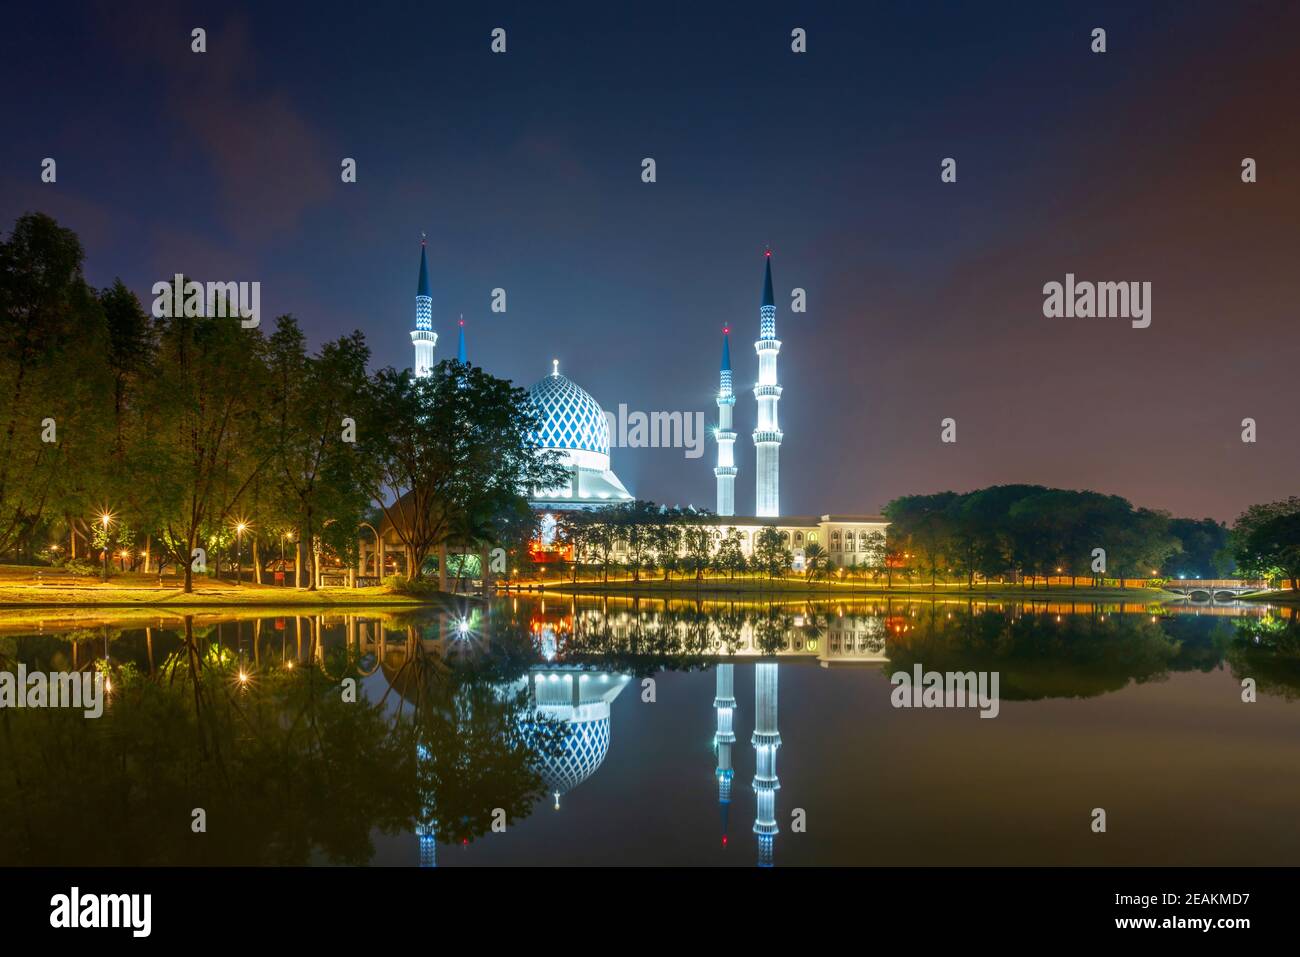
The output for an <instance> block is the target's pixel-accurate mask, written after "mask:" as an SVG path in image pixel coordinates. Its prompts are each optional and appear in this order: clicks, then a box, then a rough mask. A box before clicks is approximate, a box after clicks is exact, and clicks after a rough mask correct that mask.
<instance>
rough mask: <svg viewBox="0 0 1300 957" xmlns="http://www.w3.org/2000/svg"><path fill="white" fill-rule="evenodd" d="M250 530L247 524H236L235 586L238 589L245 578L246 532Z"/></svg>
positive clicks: (241, 522)
mask: <svg viewBox="0 0 1300 957" xmlns="http://www.w3.org/2000/svg"><path fill="white" fill-rule="evenodd" d="M247 528H248V523H247V522H243V521H240V522H236V523H235V585H236V587H238V586H239V585H240V583H241V582H242V581H243V578H244V571H243V568H244V566H243V561H244V531H245V530H246V529H247Z"/></svg>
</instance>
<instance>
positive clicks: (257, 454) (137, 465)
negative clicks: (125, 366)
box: [126, 315, 274, 592]
mask: <svg viewBox="0 0 1300 957" xmlns="http://www.w3.org/2000/svg"><path fill="white" fill-rule="evenodd" d="M264 347H265V340H264V339H263V337H262V335H261V332H260V331H259V330H258V329H256V328H249V329H245V328H243V327H242V326H241V325H240V322H239V320H238V319H235V318H227V317H222V318H217V317H213V318H208V317H203V316H185V315H180V316H174V317H171V318H167V319H164V320H162V321H161V323H160V327H159V346H158V358H157V365H156V368H155V370H154V372H153V374H152V375H151V376H150V377H149V379H148V381H147V383H146V384H145V386H144V393H145V394H144V397H143V401H142V402H141V407H140V409H139V410H138V414H139V415H140V418H141V420H140V422H139V423H138V424H137V426H136V427H135V429H134V433H135V436H136V438H135V441H134V443H133V447H132V448H131V449H130V450H129V451H128V454H127V457H126V459H127V468H128V469H130V470H131V471H132V473H133V474H135V475H137V476H145V475H148V476H150V477H151V482H150V483H149V485H148V488H147V495H148V496H149V504H148V505H147V506H145V509H146V510H147V511H149V512H151V513H155V514H157V515H158V516H159V524H160V526H161V531H162V537H163V545H164V548H165V551H166V553H167V554H169V555H170V556H172V557H173V558H174V559H175V560H176V562H178V563H179V564H180V565H182V566H184V569H185V572H184V574H185V591H186V592H191V591H193V588H194V580H193V575H194V571H195V565H196V560H197V555H198V552H197V551H196V550H197V549H199V548H200V547H202V548H203V549H204V551H207V550H208V548H207V544H208V543H207V542H206V541H205V539H204V534H205V532H206V534H209V535H213V534H220V533H218V532H217V530H218V529H224V528H225V527H226V526H227V525H228V524H229V523H230V521H231V519H232V516H233V514H234V510H235V507H236V505H237V504H238V503H239V500H240V498H241V496H242V495H243V494H244V493H245V491H247V489H248V487H249V486H250V485H251V484H252V482H253V481H254V480H255V479H256V477H257V476H258V474H259V473H260V472H261V471H262V470H263V469H264V468H265V467H266V466H267V464H268V462H269V461H270V460H271V458H272V456H273V454H274V446H273V444H272V442H271V441H270V439H271V436H270V434H269V432H268V429H267V423H266V421H265V417H264V415H263V409H262V405H261V401H260V399H261V396H262V393H263V390H264V387H265V384H266V377H265V368H266V367H265V363H264Z"/></svg>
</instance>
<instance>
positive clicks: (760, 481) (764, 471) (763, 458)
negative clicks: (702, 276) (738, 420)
mask: <svg viewBox="0 0 1300 957" xmlns="http://www.w3.org/2000/svg"><path fill="white" fill-rule="evenodd" d="M764 260H765V266H764V273H763V300H762V303H761V304H760V305H759V307H758V316H759V323H758V328H759V332H758V341H757V342H755V343H754V351H755V352H757V353H758V385H756V386H754V398H755V399H756V400H757V401H758V423H757V427H756V428H755V429H754V451H755V459H756V461H755V473H756V474H755V481H756V486H755V496H754V514H756V515H761V516H769V517H773V516H778V515H780V514H781V470H780V460H781V439H782V438H783V435H782V433H781V426H780V425H779V424H778V423H777V416H776V406H777V403H778V402H780V401H781V386H780V385H779V384H778V383H777V376H776V357H777V354H778V353H780V351H781V340H780V339H778V338H777V337H776V299H775V297H774V296H773V295H772V250H771V249H768V251H767V254H766V255H765V256H764Z"/></svg>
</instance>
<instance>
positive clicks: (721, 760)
mask: <svg viewBox="0 0 1300 957" xmlns="http://www.w3.org/2000/svg"><path fill="white" fill-rule="evenodd" d="M735 670H736V666H735V665H718V690H717V697H715V698H714V699H713V707H714V708H716V709H717V711H718V730H717V732H716V733H715V734H714V735H713V746H714V747H715V748H717V751H718V770H717V776H718V809H719V810H720V811H721V812H722V845H723V847H725V846H726V845H727V812H728V811H729V810H730V809H731V779H732V777H734V776H735V771H733V770H732V767H731V745H732V744H733V743H735V740H736V732H735V731H734V730H733V719H734V716H735V712H736V692H735Z"/></svg>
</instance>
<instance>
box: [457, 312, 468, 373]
mask: <svg viewBox="0 0 1300 957" xmlns="http://www.w3.org/2000/svg"><path fill="white" fill-rule="evenodd" d="M456 361H457V362H464V363H468V362H469V358H468V357H467V356H466V354H465V317H464V316H461V317H460V342H459V343H458V344H457V345H456Z"/></svg>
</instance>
